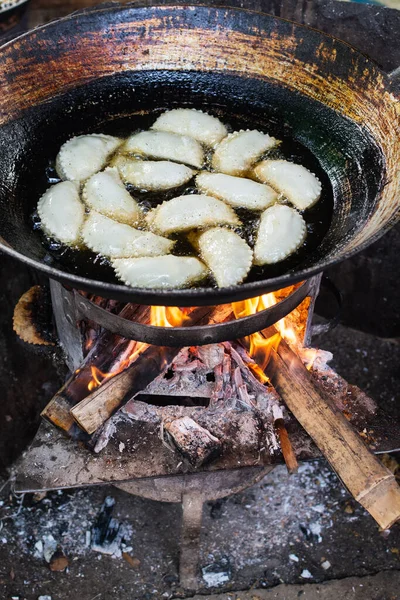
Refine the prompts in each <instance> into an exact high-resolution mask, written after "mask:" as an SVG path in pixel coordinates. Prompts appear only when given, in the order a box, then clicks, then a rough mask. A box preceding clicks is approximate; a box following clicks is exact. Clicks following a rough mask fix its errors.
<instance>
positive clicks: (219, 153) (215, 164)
mask: <svg viewBox="0 0 400 600" xmlns="http://www.w3.org/2000/svg"><path fill="white" fill-rule="evenodd" d="M278 143H279V141H278V140H276V139H275V138H273V137H271V136H270V135H268V133H261V132H260V131H257V130H247V131H235V132H234V133H231V134H229V135H228V136H227V137H226V138H225V139H223V140H222V142H220V143H219V144H218V146H217V147H216V149H215V152H214V156H213V157H212V163H211V164H212V168H213V169H214V170H215V171H217V172H221V173H226V174H227V175H239V176H240V175H245V174H246V173H247V171H249V169H251V167H252V166H253V164H254V163H255V162H256V160H257V159H258V158H259V156H260V155H261V154H263V153H264V152H266V151H267V150H270V149H271V148H273V147H274V146H276V145H277V144H278Z"/></svg>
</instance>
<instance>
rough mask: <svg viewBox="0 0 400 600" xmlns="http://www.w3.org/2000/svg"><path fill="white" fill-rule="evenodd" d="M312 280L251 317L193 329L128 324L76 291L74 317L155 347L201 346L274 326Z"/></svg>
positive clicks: (299, 300) (308, 289)
mask: <svg viewBox="0 0 400 600" xmlns="http://www.w3.org/2000/svg"><path fill="white" fill-rule="evenodd" d="M313 286H314V278H311V279H308V280H307V281H304V282H303V283H302V284H301V285H300V286H299V287H298V288H297V289H296V290H294V292H292V293H291V294H289V295H288V296H287V297H286V298H284V300H282V301H281V302H278V303H277V304H274V305H273V306H271V307H269V308H266V309H264V310H262V311H260V312H257V313H255V314H254V315H249V316H247V317H243V318H241V319H236V320H233V321H228V322H226V323H218V324H213V325H202V326H193V327H159V326H154V325H145V324H143V323H137V322H134V321H129V320H127V319H124V318H122V317H120V316H118V315H115V314H112V313H110V312H109V311H107V310H105V309H103V308H101V307H99V306H97V304H94V303H93V302H91V301H90V300H88V299H87V298H85V297H83V296H81V295H80V294H79V293H78V292H76V291H75V292H74V294H75V308H76V317H77V320H79V319H90V320H92V321H94V322H95V323H97V324H98V325H100V326H101V327H104V328H105V329H107V330H108V331H111V332H112V333H115V334H117V335H121V336H123V337H125V338H127V339H130V340H135V341H138V342H145V343H147V344H153V345H157V346H172V347H184V346H204V345H205V344H215V343H218V342H225V341H229V340H235V339H238V338H242V337H246V336H248V335H251V334H252V333H256V332H257V331H262V330H263V329H266V328H267V327H270V326H271V325H274V324H275V323H277V322H278V321H280V319H283V318H284V317H285V316H287V315H288V314H289V313H290V312H292V310H294V309H295V308H296V307H297V306H298V305H299V304H300V303H301V302H302V301H303V300H304V298H305V297H306V296H307V295H309V293H310V291H311V290H312V289H313Z"/></svg>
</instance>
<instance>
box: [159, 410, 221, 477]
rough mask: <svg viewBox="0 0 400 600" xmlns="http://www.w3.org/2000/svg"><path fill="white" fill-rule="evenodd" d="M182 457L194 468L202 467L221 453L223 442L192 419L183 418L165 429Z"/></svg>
mask: <svg viewBox="0 0 400 600" xmlns="http://www.w3.org/2000/svg"><path fill="white" fill-rule="evenodd" d="M164 429H165V431H166V432H167V433H168V434H169V435H170V437H171V438H172V440H173V442H174V444H175V445H176V447H177V448H178V450H179V451H180V452H181V453H182V455H183V456H184V457H185V458H187V459H188V461H189V462H190V464H191V465H193V466H194V467H200V466H201V465H203V464H204V463H206V462H208V461H209V460H210V459H211V458H213V457H215V456H217V455H218V454H219V453H220V451H221V446H222V444H221V442H220V440H219V439H218V438H216V437H215V436H213V435H212V434H211V433H210V432H209V431H208V430H207V429H205V428H204V427H201V426H200V425H198V424H197V423H196V422H195V421H193V419H191V418H190V417H181V418H180V419H175V420H174V421H171V422H170V423H167V424H166V425H165V427H164Z"/></svg>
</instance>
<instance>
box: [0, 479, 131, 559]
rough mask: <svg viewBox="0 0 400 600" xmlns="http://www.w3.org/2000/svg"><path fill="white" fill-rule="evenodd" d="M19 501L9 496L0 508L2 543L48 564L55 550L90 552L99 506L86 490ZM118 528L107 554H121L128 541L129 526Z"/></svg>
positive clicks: (73, 552)
mask: <svg viewBox="0 0 400 600" xmlns="http://www.w3.org/2000/svg"><path fill="white" fill-rule="evenodd" d="M21 500H22V501H23V500H24V497H22V498H19V497H18V496H12V495H9V497H8V501H5V502H4V505H3V506H2V508H1V513H0V519H1V521H0V523H1V524H2V525H3V529H2V536H3V539H4V542H3V543H10V544H11V543H12V544H13V546H15V545H16V546H17V550H18V552H21V553H23V554H28V555H30V556H32V557H33V558H36V559H39V560H42V561H46V562H47V563H49V562H50V560H51V558H52V556H53V555H54V553H55V552H56V550H57V549H60V550H61V551H62V552H63V554H65V555H66V556H75V557H76V556H84V555H87V554H89V553H91V552H93V549H92V547H91V544H92V542H93V539H92V530H93V527H94V525H95V524H96V521H97V520H98V516H99V511H100V510H101V506H102V505H101V504H99V503H95V504H94V503H93V499H92V498H91V497H90V495H89V494H88V493H87V491H86V490H85V489H82V490H74V491H73V492H71V491H69V490H68V491H58V492H49V493H48V494H47V495H46V497H44V498H43V499H42V500H41V501H40V502H36V503H34V502H33V501H32V497H31V495H30V494H26V499H25V505H22V503H21ZM115 523H116V519H114V524H115ZM118 527H119V531H118V533H119V535H118V540H117V544H114V546H113V547H112V548H111V550H112V551H111V552H110V554H111V555H113V556H117V557H120V556H121V553H122V552H123V551H125V547H126V546H124V544H128V543H129V542H130V538H131V536H132V528H131V526H130V525H128V524H126V523H119V524H118V525H117V528H118ZM99 551H102V550H101V549H100V550H99Z"/></svg>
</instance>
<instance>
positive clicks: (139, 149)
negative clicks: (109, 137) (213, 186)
mask: <svg viewBox="0 0 400 600" xmlns="http://www.w3.org/2000/svg"><path fill="white" fill-rule="evenodd" d="M122 151H123V152H129V153H132V154H141V155H144V156H150V157H152V158H163V159H166V160H172V161H175V162H179V163H184V164H186V165H191V166H193V167H196V168H197V169H200V168H201V167H202V166H203V163H204V150H203V148H202V147H201V144H199V142H198V141H197V140H194V139H193V138H191V137H188V136H187V135H179V134H177V133H169V132H168V131H142V132H140V133H134V134H133V135H131V136H130V137H129V138H128V139H127V140H126V142H125V144H124V146H123V148H122Z"/></svg>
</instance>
